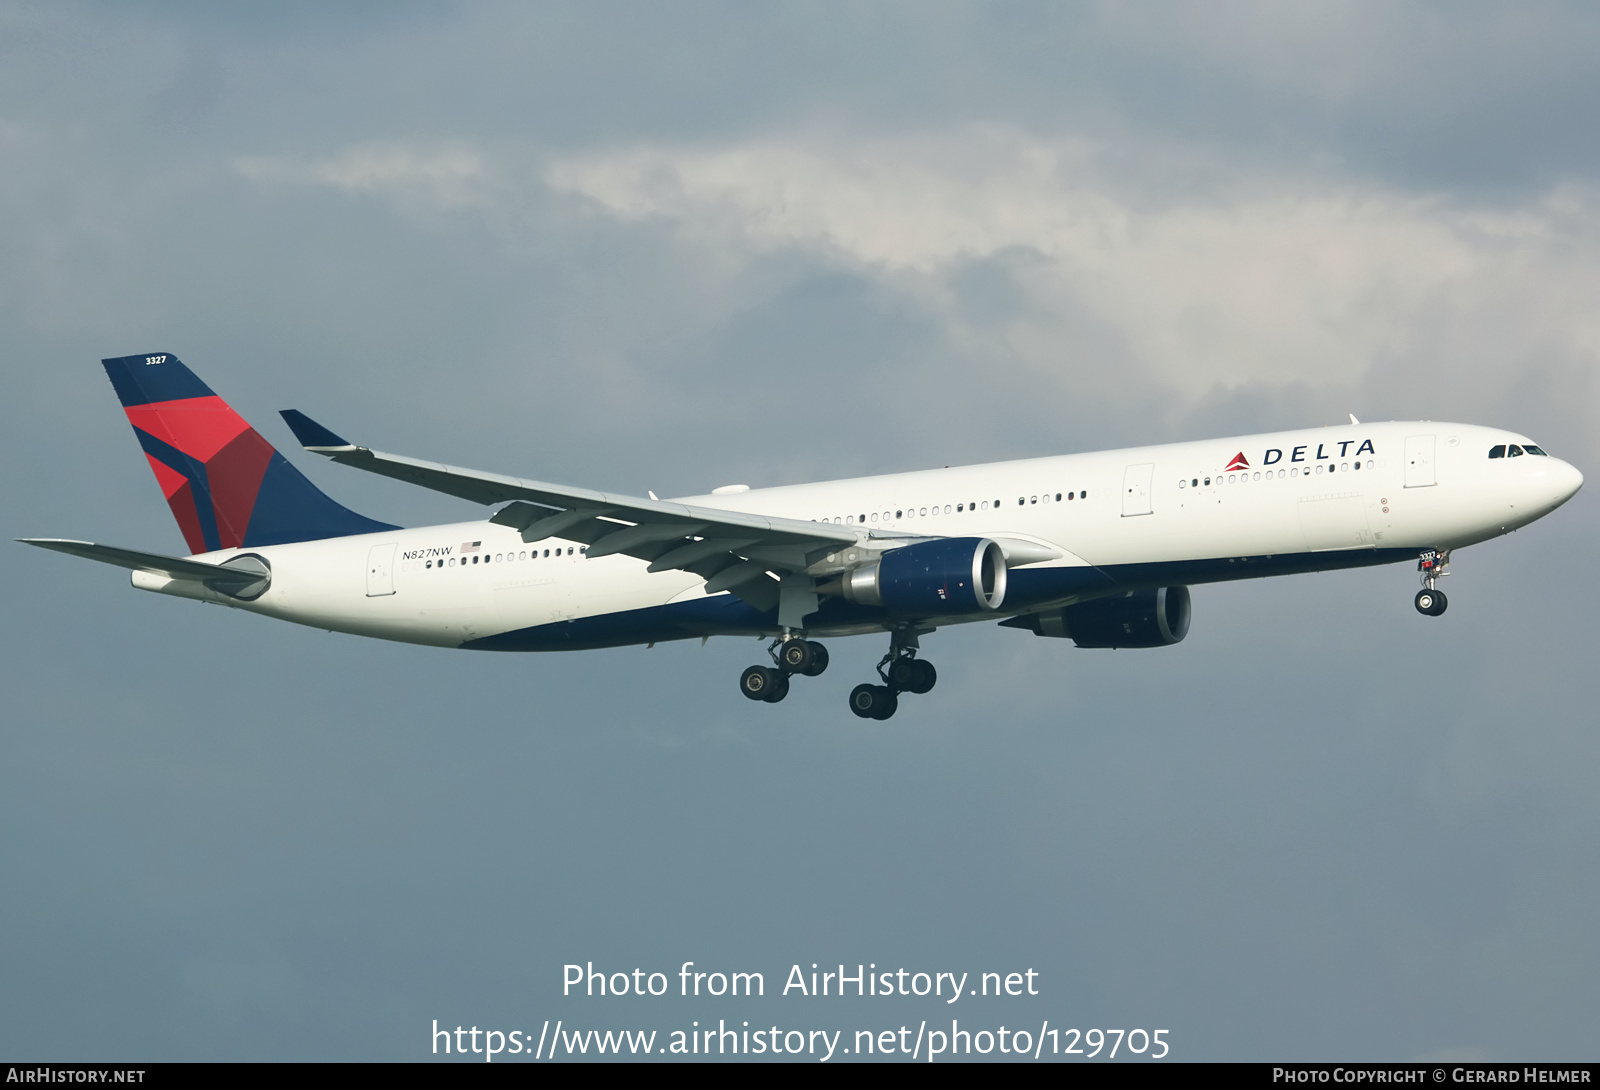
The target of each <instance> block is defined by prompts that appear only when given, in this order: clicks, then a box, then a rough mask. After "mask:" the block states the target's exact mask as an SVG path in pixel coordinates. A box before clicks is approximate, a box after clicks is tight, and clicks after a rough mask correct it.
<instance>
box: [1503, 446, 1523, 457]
mask: <svg viewBox="0 0 1600 1090" xmlns="http://www.w3.org/2000/svg"><path fill="white" fill-rule="evenodd" d="M1506 457H1507V458H1521V457H1522V448H1521V447H1519V446H1517V444H1515V443H1512V444H1511V445H1510V446H1508V447H1507V448H1506Z"/></svg>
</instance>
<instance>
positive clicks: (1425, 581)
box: [1412, 549, 1450, 617]
mask: <svg viewBox="0 0 1600 1090" xmlns="http://www.w3.org/2000/svg"><path fill="white" fill-rule="evenodd" d="M1449 564H1450V551H1449V550H1448V549H1429V550H1428V551H1427V552H1425V553H1423V554H1422V556H1421V557H1419V558H1418V560H1417V571H1419V572H1421V573H1422V589H1421V590H1419V591H1417V596H1416V597H1415V598H1413V599H1412V604H1413V605H1415V606H1416V607H1417V612H1418V613H1421V614H1423V615H1424V616H1427V617H1437V616H1439V614H1441V613H1443V612H1444V611H1445V609H1446V608H1447V607H1448V606H1449V605H1450V600H1449V599H1448V598H1446V597H1445V596H1444V592H1443V591H1441V590H1437V589H1435V587H1434V584H1435V582H1436V581H1437V580H1438V579H1439V578H1440V577H1442V576H1446V575H1449V574H1450V573H1449V572H1447V571H1445V568H1446V567H1448V566H1449Z"/></svg>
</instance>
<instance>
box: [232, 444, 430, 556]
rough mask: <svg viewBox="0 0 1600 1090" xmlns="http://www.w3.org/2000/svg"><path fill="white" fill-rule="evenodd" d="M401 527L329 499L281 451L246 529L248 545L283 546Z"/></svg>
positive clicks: (271, 464) (274, 456)
mask: <svg viewBox="0 0 1600 1090" xmlns="http://www.w3.org/2000/svg"><path fill="white" fill-rule="evenodd" d="M398 529H400V527H398V526H395V525H393V524H391V523H387V522H379V521H377V520H376V519H369V518H367V517H366V516H365V515H358V514H356V513H355V512H354V511H352V510H350V509H349V508H348V507H345V506H343V505H342V504H339V503H337V502H335V501H334V500H331V499H329V498H328V496H327V495H326V494H325V493H323V492H322V490H321V489H319V488H318V487H317V486H316V485H314V484H312V483H311V482H310V481H309V480H307V479H306V477H305V475H304V474H302V473H301V472H300V471H299V470H298V469H296V468H295V467H294V466H292V465H290V464H289V463H288V462H287V461H286V460H285V459H284V457H283V455H281V454H279V453H278V452H277V451H274V452H273V454H272V460H271V461H270V462H268V463H267V473H266V476H264V477H263V478H262V479H261V491H259V492H258V493H256V506H255V510H254V511H252V512H251V513H250V525H249V527H248V528H247V529H246V530H245V535H244V543H245V544H246V545H248V546H259V545H283V544H286V543H288V542H291V541H317V540H320V539H322V538H325V537H348V536H349V535H351V534H378V533H383V532H384V531H385V530H398Z"/></svg>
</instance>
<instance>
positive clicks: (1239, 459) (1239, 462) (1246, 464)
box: [1222, 450, 1250, 473]
mask: <svg viewBox="0 0 1600 1090" xmlns="http://www.w3.org/2000/svg"><path fill="white" fill-rule="evenodd" d="M1249 468H1250V460H1249V459H1248V458H1246V457H1245V456H1244V451H1242V450H1241V451H1240V452H1239V453H1238V454H1235V455H1234V456H1233V461H1231V462H1229V463H1228V468H1227V469H1224V470H1223V471H1222V472H1224V473H1231V472H1233V471H1234V470H1236V469H1249Z"/></svg>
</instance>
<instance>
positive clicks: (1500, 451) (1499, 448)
mask: <svg viewBox="0 0 1600 1090" xmlns="http://www.w3.org/2000/svg"><path fill="white" fill-rule="evenodd" d="M1505 456H1506V445H1505V444H1504V443H1498V444H1496V445H1495V446H1492V447H1490V448H1489V457H1491V458H1504V457H1505Z"/></svg>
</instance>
